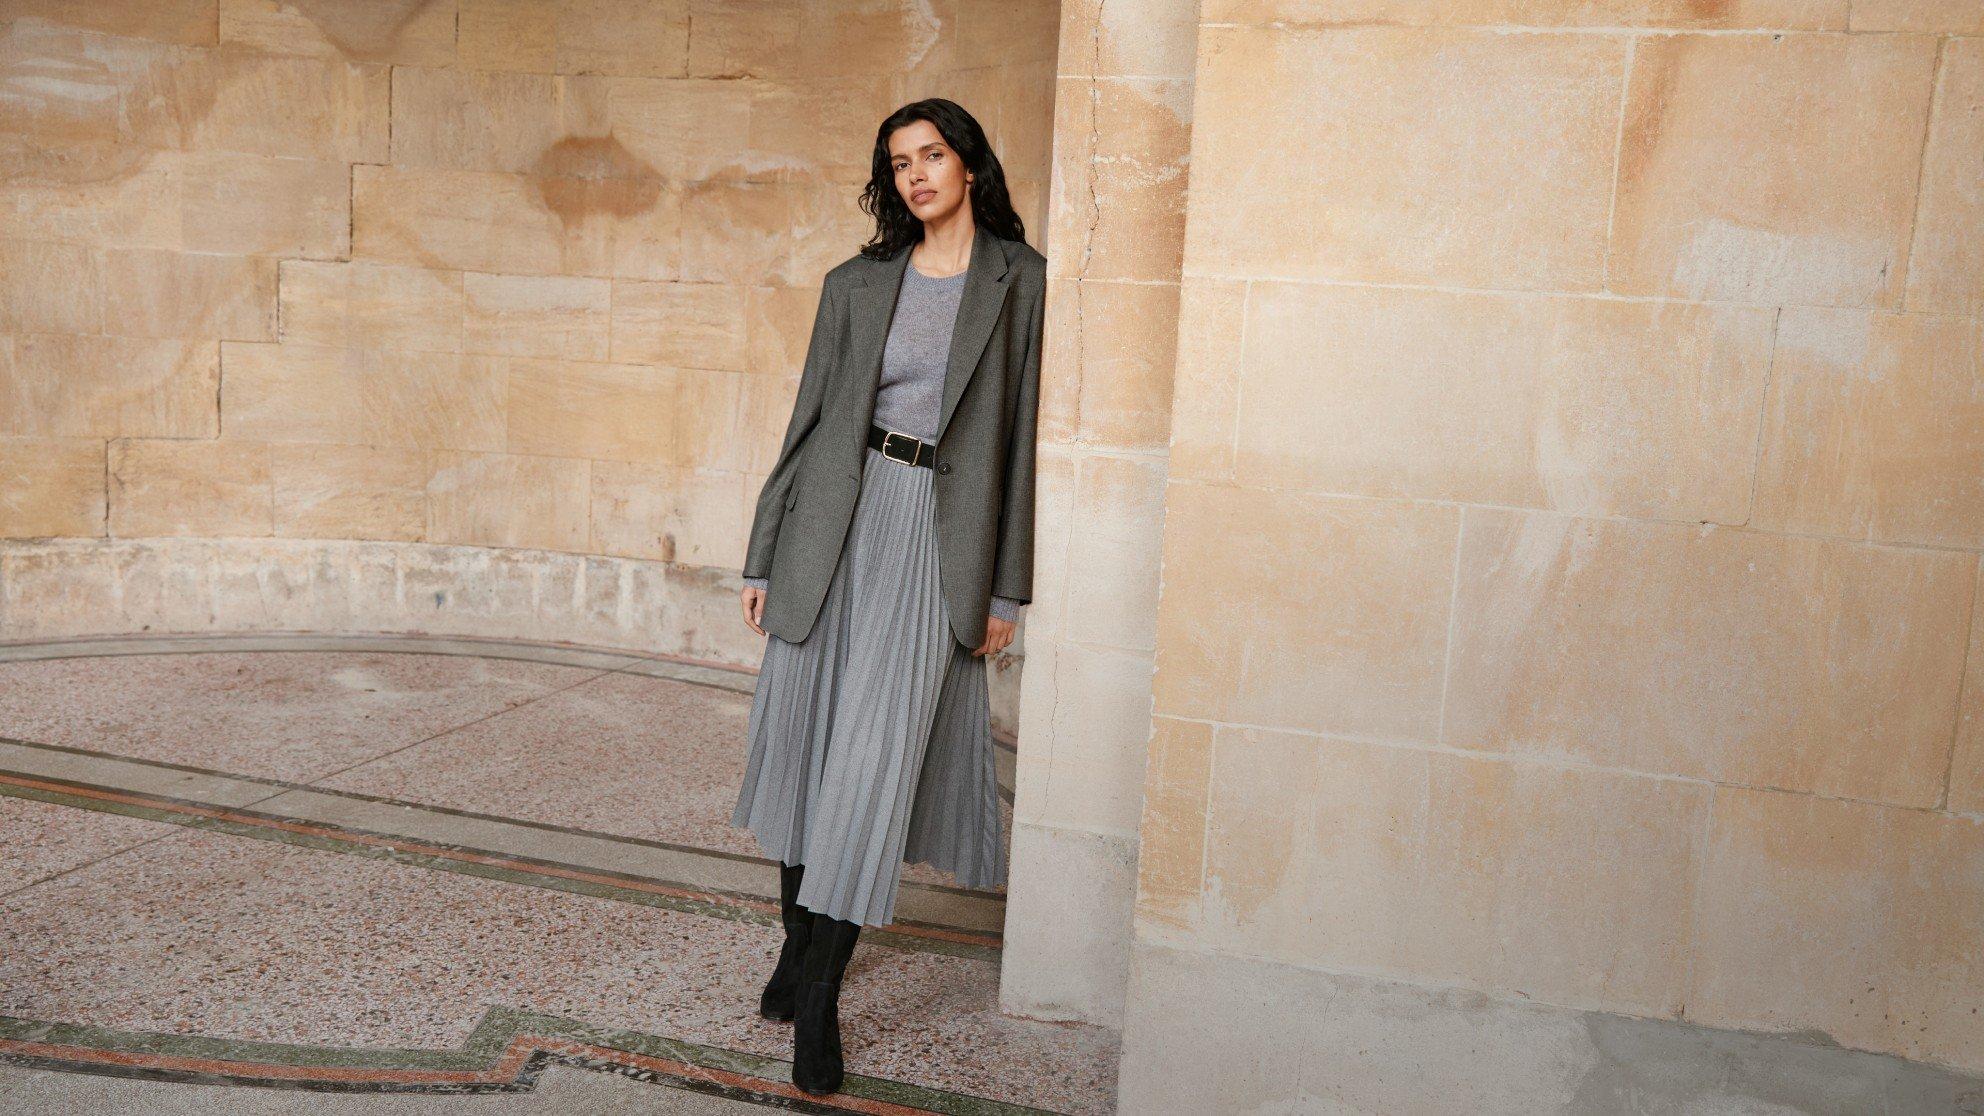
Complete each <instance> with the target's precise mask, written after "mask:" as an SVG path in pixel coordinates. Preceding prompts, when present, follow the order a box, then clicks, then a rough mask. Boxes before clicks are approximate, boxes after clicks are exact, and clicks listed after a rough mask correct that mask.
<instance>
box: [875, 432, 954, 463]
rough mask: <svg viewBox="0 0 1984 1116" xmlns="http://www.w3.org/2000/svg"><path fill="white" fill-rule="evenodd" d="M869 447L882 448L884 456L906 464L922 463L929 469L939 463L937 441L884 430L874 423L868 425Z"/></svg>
mask: <svg viewBox="0 0 1984 1116" xmlns="http://www.w3.org/2000/svg"><path fill="white" fill-rule="evenodd" d="M868 448H869V449H878V450H881V451H882V456H883V457H886V458H888V459H889V460H890V461H900V462H902V463H903V464H904V465H921V466H923V467H924V468H926V469H928V468H929V467H930V466H932V465H934V464H936V463H937V446H936V443H934V442H926V441H924V440H923V439H921V438H913V437H911V436H909V435H908V434H904V433H902V432H900V431H896V430H884V429H882V428H881V427H879V426H876V425H874V424H872V423H871V424H869V427H868Z"/></svg>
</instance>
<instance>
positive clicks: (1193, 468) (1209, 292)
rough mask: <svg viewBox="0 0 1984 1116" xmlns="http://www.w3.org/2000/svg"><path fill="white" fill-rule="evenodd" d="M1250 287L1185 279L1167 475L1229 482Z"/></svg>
mask: <svg viewBox="0 0 1984 1116" xmlns="http://www.w3.org/2000/svg"><path fill="white" fill-rule="evenodd" d="M1249 291H1250V287H1249V285H1248V284H1247V283H1246V282H1244V281H1235V280H1225V279H1200V278H1192V279H1187V280H1185V282H1184V283H1183V284H1181V286H1180V289H1179V296H1178V361H1177V365H1176V374H1175V376H1174V380H1173V387H1172V393H1171V445H1170V451H1171V454H1170V465H1171V475H1172V476H1174V477H1178V478H1181V479H1188V480H1202V481H1231V480H1234V479H1235V477H1234V473H1233V449H1234V438H1235V436H1236V434H1237V433H1238V431H1239V428H1238V426H1237V425H1236V424H1235V417H1234V407H1235V406H1236V404H1237V403H1238V399H1237V398H1236V397H1237V396H1238V394H1239V386H1240V379H1241V376H1242V363H1241V350H1240V339H1241V337H1242V336H1243V335H1244V333H1245V326H1246V321H1247V297H1248V294H1249Z"/></svg>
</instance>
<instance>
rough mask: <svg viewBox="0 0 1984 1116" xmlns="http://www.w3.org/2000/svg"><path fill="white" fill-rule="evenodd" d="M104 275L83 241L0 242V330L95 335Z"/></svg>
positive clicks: (100, 324)
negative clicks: (65, 242) (64, 242)
mask: <svg viewBox="0 0 1984 1116" xmlns="http://www.w3.org/2000/svg"><path fill="white" fill-rule="evenodd" d="M105 278H106V277H105V276H104V274H103V268H102V265H101V262H100V259H99V257H98V255H97V253H96V252H95V251H94V250H93V249H90V248H88V247H85V246H84V245H81V244H62V243H58V242H55V241H48V240H9V241H4V242H0V332H4V333H101V332H102V331H103V289H104V282H105ZM112 281H113V282H114V281H115V280H114V279H112Z"/></svg>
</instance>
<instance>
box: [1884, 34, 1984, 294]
mask: <svg viewBox="0 0 1984 1116" xmlns="http://www.w3.org/2000/svg"><path fill="white" fill-rule="evenodd" d="M1948 7H1949V8H1955V7H1958V5H1948ZM1968 7H1969V8H1970V9H1971V11H1972V13H1973V19H1974V21H1975V23H1976V28H1975V29H1974V30H1973V32H1972V33H1973V34H1977V33H1984V5H1978V4H1971V5H1968ZM1859 14H1860V13H1859V11H1858V9H1856V10H1855V11H1854V15H1855V16H1856V17H1858V15H1859ZM1939 80H1940V84H1941V88H1940V89H1938V90H1937V93H1936V104H1935V114H1934V116H1933V117H1932V118H1931V119H1930V121H1929V143H1928V147H1927V148H1926V149H1925V150H1924V151H1923V154H1922V187H1921V190H1922V196H1921V201H1920V202H1919V203H1918V205H1917V208H1916V211H1915V246H1914V248H1913V250H1911V252H1910V253H1909V257H1908V299H1907V305H1908V309H1910V310H1931V311H1934V310H1943V311H1949V312H1951V313H1958V314H1971V315H1977V314H1980V313H1984V173H1980V172H1979V171H1978V167H1979V166H1980V165H1984V39H1977V38H1963V39H1950V40H1947V41H1946V42H1945V43H1944V44H1943V64H1942V74H1941V77H1940V79H1939Z"/></svg>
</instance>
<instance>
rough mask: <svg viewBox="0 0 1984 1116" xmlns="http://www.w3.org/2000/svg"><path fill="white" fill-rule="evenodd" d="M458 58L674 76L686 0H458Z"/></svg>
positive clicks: (496, 64)
mask: <svg viewBox="0 0 1984 1116" xmlns="http://www.w3.org/2000/svg"><path fill="white" fill-rule="evenodd" d="M458 2H459V4H460V7H461V23H460V27H461V30H460V49H461V64H462V65H463V66H464V67H466V68H468V69H472V70H531V71H538V72H549V73H555V74H642V75H647V76H651V77H681V76H683V75H684V73H685V72H686V65H687V59H688V49H689V5H688V2H687V0H653V2H648V3H641V4H627V3H622V2H619V0H558V2H557V3H541V2H539V0H458Z"/></svg>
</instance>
